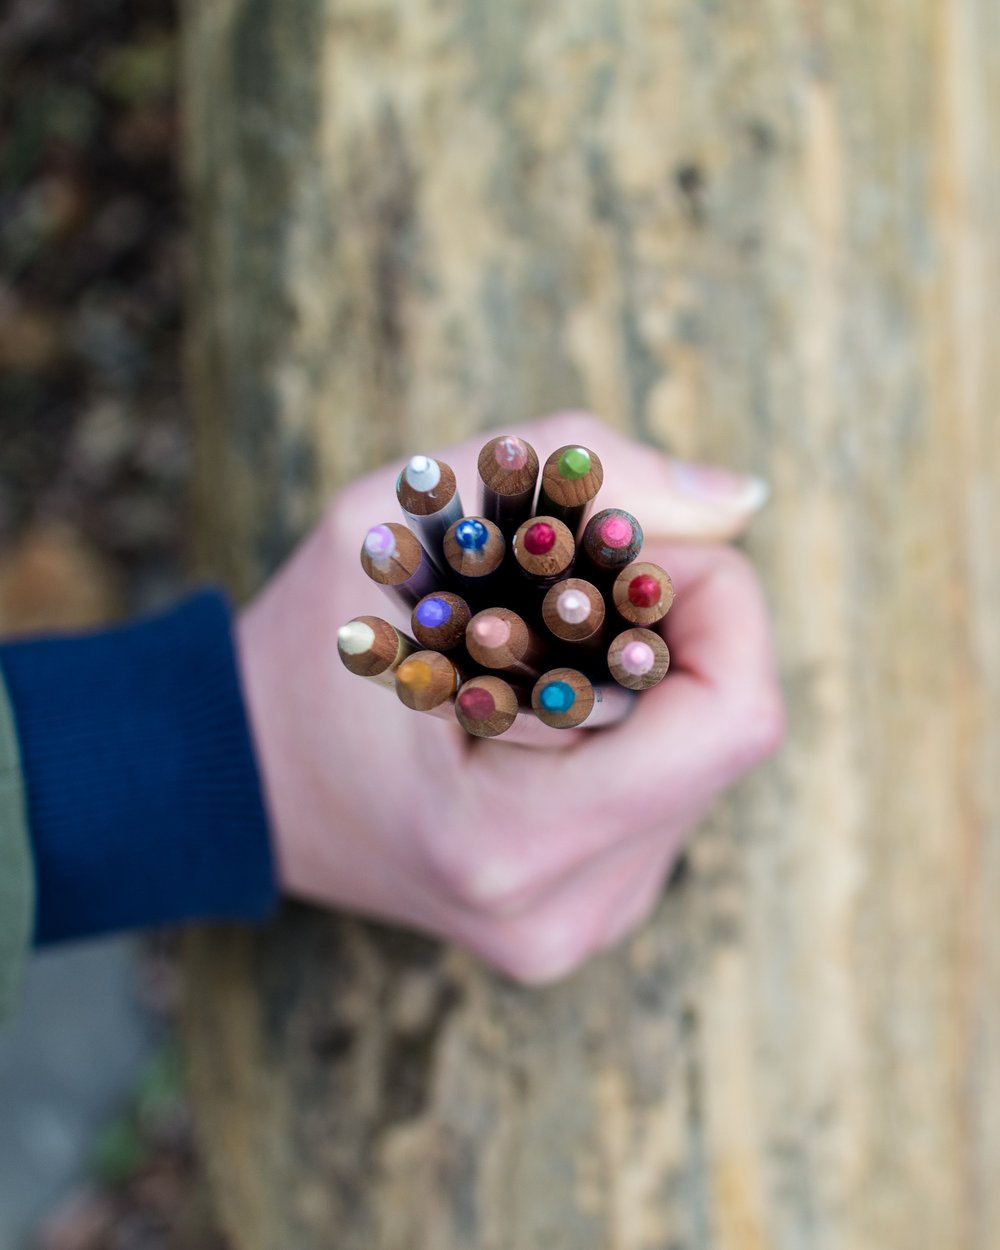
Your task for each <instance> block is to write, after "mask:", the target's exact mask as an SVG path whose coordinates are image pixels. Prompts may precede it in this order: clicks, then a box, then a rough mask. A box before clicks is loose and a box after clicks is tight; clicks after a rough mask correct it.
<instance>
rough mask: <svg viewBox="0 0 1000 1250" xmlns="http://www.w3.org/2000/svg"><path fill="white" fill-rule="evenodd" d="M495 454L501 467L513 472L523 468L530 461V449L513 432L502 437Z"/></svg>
mask: <svg viewBox="0 0 1000 1250" xmlns="http://www.w3.org/2000/svg"><path fill="white" fill-rule="evenodd" d="M493 454H494V456H495V457H496V462H497V464H498V465H499V466H500V468H501V469H509V470H510V471H511V472H516V471H517V470H518V469H523V468H524V466H525V465H526V464H527V463H528V449H527V448H526V447H525V445H524V443H522V442H521V440H520V439H519V438H516V437H515V436H514V435H513V434H508V435H506V437H504V438H501V439H500V440H499V441H498V443H497V445H496V449H495V450H494V453H493Z"/></svg>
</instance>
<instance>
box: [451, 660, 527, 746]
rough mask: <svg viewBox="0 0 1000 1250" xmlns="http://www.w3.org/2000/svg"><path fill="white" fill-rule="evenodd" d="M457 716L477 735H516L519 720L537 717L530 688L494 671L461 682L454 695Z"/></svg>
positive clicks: (476, 736)
mask: <svg viewBox="0 0 1000 1250" xmlns="http://www.w3.org/2000/svg"><path fill="white" fill-rule="evenodd" d="M455 718H456V720H457V721H458V723H459V724H460V725H461V726H462V728H463V729H464V730H465V732H466V733H468V734H472V736H473V737H474V738H499V737H501V736H502V735H504V734H511V736H516V729H517V726H518V725H519V724H520V725H523V724H524V723H525V722H528V723H532V722H534V721H535V716H534V714H533V713H532V711H531V700H530V697H529V695H528V693H527V691H526V690H524V689H519V688H517V687H515V686H512V685H511V684H510V682H509V681H505V680H504V679H503V678H502V677H496V676H494V675H493V674H492V673H489V674H486V675H484V676H482V677H470V678H469V680H468V681H467V682H466V683H465V684H464V685H463V686H462V689H461V690H460V691H459V692H458V697H457V698H456V699H455Z"/></svg>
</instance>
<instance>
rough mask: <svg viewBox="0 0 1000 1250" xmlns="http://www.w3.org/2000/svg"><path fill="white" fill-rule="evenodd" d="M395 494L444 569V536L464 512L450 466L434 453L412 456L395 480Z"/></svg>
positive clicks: (432, 556) (432, 555) (418, 533)
mask: <svg viewBox="0 0 1000 1250" xmlns="http://www.w3.org/2000/svg"><path fill="white" fill-rule="evenodd" d="M396 498H397V499H398V500H399V506H400V508H402V510H403V516H404V517H405V518H406V524H407V525H408V526H409V527H410V529H411V530H413V532H414V534H416V535H417V537H418V538H419V539H420V541H421V542H422V543H423V545H424V547H425V548H426V549H427V553H428V555H429V556H430V558H431V560H432V562H433V563H434V564H436V565H438V566H439V567H440V568H441V569H442V570H443V568H444V556H443V554H442V550H441V547H442V543H443V542H444V536H445V534H446V533H447V531H448V526H449V525H452V524H453V523H454V522H455V521H458V520H460V519H461V517H462V516H463V514H464V509H463V508H462V501H461V499H460V498H459V495H458V484H457V482H456V481H455V474H454V472H453V471H452V469H451V466H450V465H447V464H445V462H444V461H443V460H435V459H434V457H433V456H413V457H412V458H411V459H410V460H409V461H408V462H407V464H406V467H405V468H404V469H403V471H402V473H400V475H399V478H398V480H397V482H396Z"/></svg>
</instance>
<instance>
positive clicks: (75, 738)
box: [0, 591, 276, 944]
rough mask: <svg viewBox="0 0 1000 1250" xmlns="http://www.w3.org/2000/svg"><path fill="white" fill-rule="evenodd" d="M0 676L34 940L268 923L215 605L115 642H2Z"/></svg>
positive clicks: (196, 602)
mask: <svg viewBox="0 0 1000 1250" xmlns="http://www.w3.org/2000/svg"><path fill="white" fill-rule="evenodd" d="M0 666H2V668H3V673H4V676H5V677H6V680H7V688H8V692H9V695H10V700H11V704H12V706H13V709H14V717H15V720H16V721H17V730H18V739H19V743H20V748H21V760H22V767H23V770H24V776H25V783H26V788H27V801H28V820H29V823H30V827H31V839H32V845H33V849H34V856H35V869H36V876H37V883H38V907H37V916H36V925H35V941H36V943H38V944H44V943H47V942H55V941H59V940H61V939H64V938H79V937H85V936H89V935H94V934H99V933H109V932H113V931H117V930H123V929H135V928H140V927H145V926H149V925H161V924H168V923H172V922H175V921H181V920H193V919H208V918H234V919H247V920H253V919H261V918H263V917H265V916H266V915H267V914H268V912H269V911H270V910H271V909H272V907H273V906H274V903H275V896H276V888H275V877H274V870H273V865H272V859H271V848H270V842H269V837H268V828H267V819H266V815H265V808H264V800H263V795H262V788H261V784H260V779H259V777H258V774H257V767H256V764H255V761H254V754H253V747H252V744H251V740H250V731H249V727H248V725H247V718H246V712H245V710H244V705H243V698H242V694H241V690H240V681H239V675H238V671H237V665H236V656H235V652H234V647H233V640H232V632H231V625H230V616H229V609H228V607H227V604H226V601H225V599H224V598H223V597H222V596H221V595H220V594H218V593H216V592H214V591H207V592H204V593H202V594H199V595H197V596H195V597H194V598H192V599H190V600H188V601H187V602H186V603H184V604H182V605H181V606H180V607H179V608H176V609H175V610H174V611H172V612H170V613H168V614H167V615H165V616H161V617H157V618H155V619H153V620H149V621H142V622H139V623H138V624H134V625H129V626H126V627H124V628H121V629H114V630H109V631H107V632H102V633H97V634H89V635H83V636H77V637H69V638H51V639H40V640H37V641H36V640H31V641H27V642H12V643H8V644H7V645H5V646H3V647H0Z"/></svg>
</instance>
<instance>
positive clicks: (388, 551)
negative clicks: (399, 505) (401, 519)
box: [365, 525, 396, 560]
mask: <svg viewBox="0 0 1000 1250" xmlns="http://www.w3.org/2000/svg"><path fill="white" fill-rule="evenodd" d="M365 552H366V553H367V554H368V555H369V556H371V558H372V559H373V560H390V559H392V557H393V556H394V555H395V554H396V538H395V535H394V534H393V532H392V530H391V529H390V528H389V527H388V525H373V526H372V527H371V529H370V530H369V531H368V533H367V534H366V535H365Z"/></svg>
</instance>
